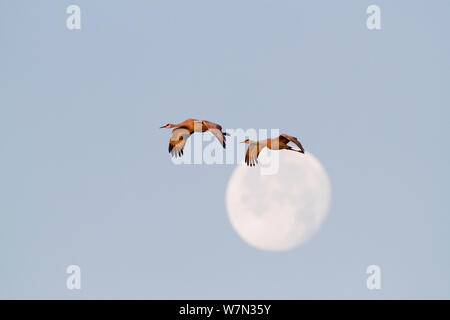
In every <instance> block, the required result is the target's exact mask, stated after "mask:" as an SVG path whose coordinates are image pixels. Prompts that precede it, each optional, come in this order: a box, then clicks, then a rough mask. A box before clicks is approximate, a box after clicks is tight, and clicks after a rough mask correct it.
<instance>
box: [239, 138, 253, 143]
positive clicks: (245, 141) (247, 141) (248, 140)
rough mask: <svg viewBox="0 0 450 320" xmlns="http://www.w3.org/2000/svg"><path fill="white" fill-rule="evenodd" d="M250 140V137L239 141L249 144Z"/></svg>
mask: <svg viewBox="0 0 450 320" xmlns="http://www.w3.org/2000/svg"><path fill="white" fill-rule="evenodd" d="M250 142H252V140H250V139H246V140H244V141H241V143H247V144H249V143H250Z"/></svg>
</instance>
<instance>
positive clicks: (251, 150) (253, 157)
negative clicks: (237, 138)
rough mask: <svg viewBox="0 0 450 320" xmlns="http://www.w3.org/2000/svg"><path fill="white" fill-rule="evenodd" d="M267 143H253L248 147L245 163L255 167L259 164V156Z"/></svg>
mask: <svg viewBox="0 0 450 320" xmlns="http://www.w3.org/2000/svg"><path fill="white" fill-rule="evenodd" d="M266 145H267V143H265V142H253V143H250V144H249V145H248V149H247V152H246V153H245V163H246V164H247V165H248V166H250V167H254V166H255V165H256V164H257V163H258V156H259V153H260V152H261V150H262V149H264V147H266Z"/></svg>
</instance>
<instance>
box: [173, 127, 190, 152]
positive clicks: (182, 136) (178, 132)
mask: <svg viewBox="0 0 450 320" xmlns="http://www.w3.org/2000/svg"><path fill="white" fill-rule="evenodd" d="M190 136H191V133H190V132H189V130H187V129H186V128H175V129H173V130H172V134H171V136H170V141H169V152H170V154H171V155H172V157H175V158H176V157H181V156H182V155H183V148H184V146H185V145H186V140H187V139H188V138H189V137H190Z"/></svg>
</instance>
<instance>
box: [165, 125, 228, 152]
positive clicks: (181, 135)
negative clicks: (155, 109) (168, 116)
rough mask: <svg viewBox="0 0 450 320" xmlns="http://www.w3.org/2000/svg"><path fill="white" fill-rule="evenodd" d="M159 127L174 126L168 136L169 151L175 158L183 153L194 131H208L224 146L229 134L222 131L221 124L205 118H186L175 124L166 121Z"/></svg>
mask: <svg viewBox="0 0 450 320" xmlns="http://www.w3.org/2000/svg"><path fill="white" fill-rule="evenodd" d="M161 128H174V129H173V130H172V134H171V136H170V141H169V153H170V154H171V155H172V157H175V158H176V157H181V156H182V155H183V148H184V146H185V144H186V141H187V139H188V138H189V137H190V136H191V134H193V133H194V132H205V131H210V132H211V133H212V134H213V135H215V136H216V138H217V139H218V140H219V142H220V143H221V144H222V146H223V147H224V148H225V136H227V135H229V134H228V133H226V132H222V126H221V125H219V124H217V123H214V122H211V121H207V120H197V119H187V120H184V121H183V122H180V123H177V124H172V123H168V124H166V125H165V126H162V127H161Z"/></svg>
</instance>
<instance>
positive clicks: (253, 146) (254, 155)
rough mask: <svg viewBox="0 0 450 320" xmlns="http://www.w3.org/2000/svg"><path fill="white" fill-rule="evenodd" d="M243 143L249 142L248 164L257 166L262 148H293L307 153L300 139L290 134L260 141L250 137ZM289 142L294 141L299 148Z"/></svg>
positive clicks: (246, 160) (246, 156) (246, 157)
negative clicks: (289, 144)
mask: <svg viewBox="0 0 450 320" xmlns="http://www.w3.org/2000/svg"><path fill="white" fill-rule="evenodd" d="M242 142H243V143H247V144H248V149H247V152H246V154H245V163H246V164H247V165H248V166H251V167H253V166H255V165H256V164H257V163H258V156H259V153H260V152H261V150H262V149H264V148H266V147H267V148H269V149H271V150H291V151H296V152H300V153H305V149H303V146H302V144H301V143H300V141H298V140H297V138H295V137H292V136H289V135H287V134H282V135H280V136H278V137H276V138H272V139H266V140H258V141H252V140H250V139H247V140H245V141H242ZM289 142H293V143H294V144H295V145H297V147H299V149H298V150H297V149H294V148H292V147H291V146H288V145H287V144H288V143H289Z"/></svg>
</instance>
